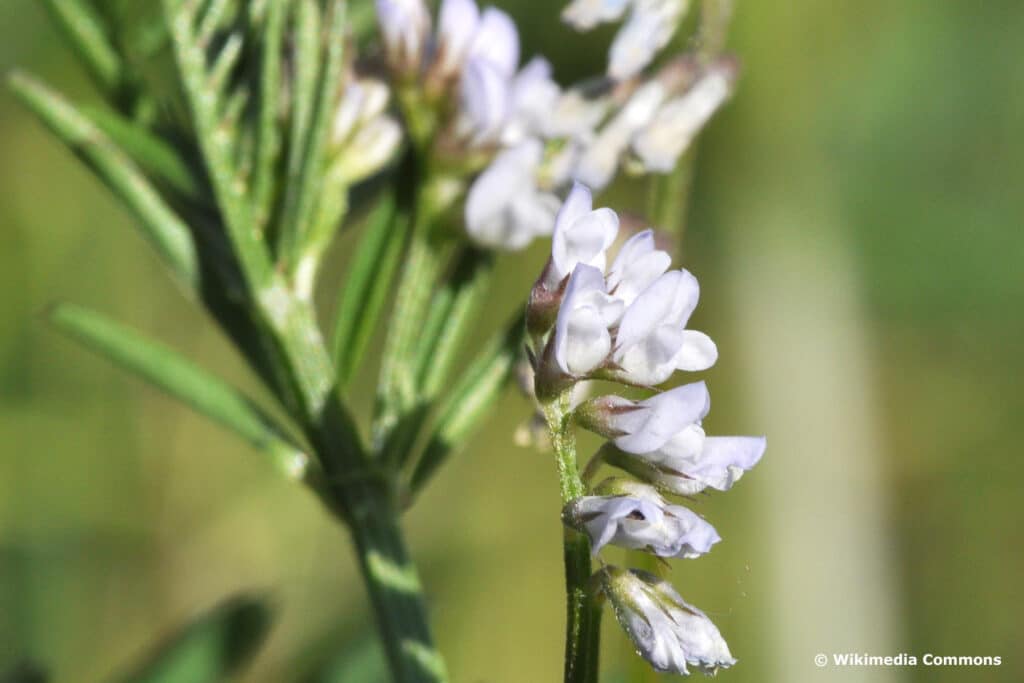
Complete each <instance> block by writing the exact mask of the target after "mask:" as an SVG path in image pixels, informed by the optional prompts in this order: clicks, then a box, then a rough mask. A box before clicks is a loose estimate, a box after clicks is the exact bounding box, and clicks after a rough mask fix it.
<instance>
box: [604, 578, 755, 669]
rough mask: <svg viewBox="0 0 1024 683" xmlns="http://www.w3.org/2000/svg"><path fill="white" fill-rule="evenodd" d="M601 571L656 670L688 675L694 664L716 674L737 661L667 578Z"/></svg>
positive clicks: (623, 620)
mask: <svg viewBox="0 0 1024 683" xmlns="http://www.w3.org/2000/svg"><path fill="white" fill-rule="evenodd" d="M599 576H600V580H601V586H602V589H603V591H604V594H605V595H606V596H607V597H608V600H609V602H611V604H612V608H613V610H614V612H615V618H616V619H617V620H618V622H619V624H620V625H621V626H622V628H623V629H624V630H625V631H626V634H627V635H628V636H629V638H630V640H632V641H633V644H634V645H635V646H636V649H637V653H638V654H639V655H640V656H641V657H643V658H644V659H646V660H647V661H648V662H649V663H650V664H651V666H653V667H654V668H655V669H656V670H658V671H661V672H667V673H674V674H683V675H685V674H688V673H689V670H688V668H687V665H689V666H690V667H693V668H695V669H697V670H698V671H700V672H702V673H705V674H713V673H715V672H716V671H717V670H718V669H724V668H728V667H730V666H732V665H734V664H735V663H736V660H735V659H734V658H733V656H732V653H730V652H729V646H728V645H727V644H726V642H725V640H724V639H723V638H722V634H721V633H720V632H719V630H718V628H716V627H715V625H714V624H713V623H712V622H711V620H710V619H708V617H707V615H706V614H704V613H703V612H701V611H700V610H699V609H697V608H696V607H694V606H692V605H690V604H688V603H687V602H686V601H684V600H683V599H682V597H680V595H679V593H677V592H676V590H675V589H674V588H673V587H672V586H671V585H670V584H669V583H668V582H667V581H665V580H664V579H661V578H658V577H657V576H654V575H653V574H648V573H647V572H642V571H639V570H635V569H631V570H624V569H619V568H618V567H605V568H604V569H602V570H601V572H600V573H599Z"/></svg>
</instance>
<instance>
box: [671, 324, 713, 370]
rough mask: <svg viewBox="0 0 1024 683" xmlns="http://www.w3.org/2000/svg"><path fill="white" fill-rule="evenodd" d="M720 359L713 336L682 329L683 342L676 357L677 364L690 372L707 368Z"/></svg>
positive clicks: (677, 366) (679, 367)
mask: <svg viewBox="0 0 1024 683" xmlns="http://www.w3.org/2000/svg"><path fill="white" fill-rule="evenodd" d="M717 360H718V347H717V346H715V342H713V341H711V337H709V336H708V335H706V334H704V333H703V332H697V331H696V330H683V331H682V344H681V345H680V347H679V353H677V354H676V357H675V366H676V368H678V369H680V370H686V371H688V372H699V371H701V370H707V369H708V368H710V367H711V366H712V365H714V364H715V361H717Z"/></svg>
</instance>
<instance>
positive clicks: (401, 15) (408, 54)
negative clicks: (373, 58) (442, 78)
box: [377, 0, 430, 73]
mask: <svg viewBox="0 0 1024 683" xmlns="http://www.w3.org/2000/svg"><path fill="white" fill-rule="evenodd" d="M377 23H378V25H379V26H380V31H381V35H382V36H383V38H384V50H385V53H386V54H387V57H388V62H390V63H391V65H392V67H393V68H395V69H396V70H397V71H399V72H402V73H411V72H414V71H416V70H417V69H419V66H420V63H421V60H422V59H423V50H424V48H425V46H426V41H427V36H428V35H429V34H430V12H429V11H428V10H427V6H426V3H424V2H423V0H377Z"/></svg>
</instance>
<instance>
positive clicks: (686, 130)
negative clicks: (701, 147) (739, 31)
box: [633, 60, 736, 173]
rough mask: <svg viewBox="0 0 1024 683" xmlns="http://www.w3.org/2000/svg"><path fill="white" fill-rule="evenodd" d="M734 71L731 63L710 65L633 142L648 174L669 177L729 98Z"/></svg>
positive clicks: (728, 61) (666, 105)
mask: <svg viewBox="0 0 1024 683" xmlns="http://www.w3.org/2000/svg"><path fill="white" fill-rule="evenodd" d="M735 77H736V67H735V64H734V62H732V61H731V60H724V61H721V62H719V63H717V64H715V65H713V66H712V67H711V68H710V69H709V70H708V71H707V72H705V73H704V74H702V75H701V76H700V77H699V78H698V79H697V82H696V83H694V84H693V86H692V87H691V88H690V89H689V90H687V91H686V92H685V93H683V94H682V95H680V96H679V97H676V98H673V99H671V100H669V101H668V102H666V103H665V104H664V105H663V106H662V107H661V108H660V109H659V110H658V113H657V114H655V116H654V118H653V119H652V120H651V122H650V124H649V125H647V126H645V127H644V128H643V130H641V131H639V133H638V134H637V135H636V137H635V138H634V139H633V151H634V152H636V154H637V156H638V157H639V158H640V161H641V162H642V163H643V166H644V168H645V169H646V170H647V171H651V172H656V173H671V172H672V170H673V169H674V168H675V167H676V163H678V161H679V157H680V156H682V154H683V152H685V151H686V150H687V148H688V147H689V146H690V143H692V142H693V139H694V138H695V137H697V134H698V133H699V132H700V131H701V130H702V129H703V128H704V126H705V125H706V124H707V122H708V121H709V120H710V119H711V116H712V115H713V114H714V113H715V112H716V111H718V109H719V108H720V107H721V106H722V104H724V103H725V101H726V100H727V99H729V96H730V95H731V94H732V87H733V81H734V80H735Z"/></svg>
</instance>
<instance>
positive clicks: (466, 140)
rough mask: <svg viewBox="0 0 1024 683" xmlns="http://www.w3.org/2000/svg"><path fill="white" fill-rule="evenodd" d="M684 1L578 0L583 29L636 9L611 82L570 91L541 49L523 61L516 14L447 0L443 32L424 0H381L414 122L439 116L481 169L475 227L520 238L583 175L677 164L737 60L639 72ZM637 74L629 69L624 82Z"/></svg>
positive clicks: (447, 148) (454, 145) (470, 166)
mask: <svg viewBox="0 0 1024 683" xmlns="http://www.w3.org/2000/svg"><path fill="white" fill-rule="evenodd" d="M686 6H687V3H686V2H685V0H632V1H628V0H618V1H617V2H609V1H608V0H576V1H575V2H573V3H572V4H571V5H570V6H569V7H568V8H567V9H566V11H565V13H564V16H565V18H566V20H567V21H569V22H570V23H571V24H572V25H573V26H575V27H577V28H581V29H582V28H589V27H591V26H593V25H596V24H597V23H599V22H601V21H610V20H614V19H617V18H619V17H621V16H623V15H624V14H625V12H626V10H627V9H629V11H630V14H629V19H628V20H627V22H626V25H625V27H624V29H623V31H622V33H621V34H620V36H619V38H618V39H617V40H616V41H615V44H613V46H612V48H611V62H612V67H611V68H610V71H609V75H610V77H611V79H612V80H610V81H609V80H605V81H603V82H598V83H594V82H590V83H589V84H588V85H587V86H580V87H572V88H566V89H563V88H562V87H560V86H559V85H558V84H557V83H556V82H555V80H554V79H553V75H552V67H551V65H550V64H549V63H548V61H547V60H545V59H544V58H543V57H535V58H533V59H532V60H530V61H528V62H527V63H526V64H525V65H523V66H522V67H520V66H519V60H520V45H519V36H518V32H517V29H516V26H515V23H514V22H513V20H512V19H511V17H509V15H508V14H506V13H505V12H502V11H501V10H499V9H496V8H494V7H487V8H485V9H482V10H481V9H480V8H479V7H478V6H477V4H476V3H475V2H474V0H442V2H441V6H440V10H439V13H438V19H437V29H436V32H434V31H433V29H432V24H433V22H432V19H431V16H430V12H429V11H428V9H427V7H426V5H425V3H424V1H423V0H377V14H378V20H379V23H380V30H381V35H382V37H383V43H384V48H385V54H386V57H387V59H388V63H389V65H390V67H391V70H392V73H393V74H394V76H395V80H396V87H398V88H399V90H400V92H405V93H406V94H407V95H408V96H406V97H401V96H400V98H399V99H400V100H402V101H403V102H405V103H406V104H407V106H406V112H405V113H406V119H407V120H408V123H409V125H410V128H412V129H414V137H416V130H419V129H421V128H423V125H422V124H421V123H419V122H418V121H417V119H420V118H423V115H422V111H421V110H423V109H429V110H431V111H433V112H435V114H436V115H437V120H436V121H433V125H434V128H435V129H436V130H437V131H440V133H439V141H440V142H439V144H438V147H439V154H440V155H441V156H445V157H446V158H447V159H448V160H449V161H451V160H452V159H453V158H454V159H456V160H457V162H456V163H455V165H456V166H457V165H460V164H461V165H462V167H463V168H464V169H465V170H466V172H467V173H469V174H470V175H472V174H474V173H476V172H477V171H481V172H480V173H479V175H477V177H476V179H475V180H474V181H473V183H472V185H471V186H470V187H469V190H468V193H467V195H466V202H465V210H464V218H465V224H466V231H467V233H468V235H469V237H470V238H471V239H472V240H473V241H475V242H476V243H478V244H479V245H481V246H484V247H488V248H495V249H509V250H517V249H522V248H523V247H525V246H526V245H528V244H529V243H530V242H531V241H532V240H533V239H535V238H537V237H540V236H547V235H550V234H551V233H552V230H553V228H554V222H555V216H556V213H557V211H558V207H559V203H560V200H559V194H560V193H562V192H564V191H565V190H566V189H568V188H569V187H570V186H571V184H572V183H573V181H576V180H579V181H581V182H584V183H586V184H588V185H590V186H591V187H594V188H598V189H599V188H603V187H605V186H606V185H607V184H608V183H610V182H611V181H612V180H613V178H614V177H615V175H616V173H617V172H618V171H619V169H620V168H624V169H626V170H629V171H631V172H640V173H669V172H670V171H671V170H672V169H673V168H674V167H675V165H676V163H677V161H678V160H679V158H680V156H681V155H682V154H683V153H684V152H685V151H686V149H687V148H688V147H689V145H690V143H691V142H692V140H693V139H694V137H695V136H696V135H697V133H698V132H699V131H700V129H701V128H703V126H704V125H705V124H706V123H707V121H708V120H709V119H710V117H711V116H712V114H713V113H714V112H715V111H716V110H717V109H718V108H719V107H720V106H721V105H722V103H723V102H725V100H726V99H727V98H728V96H729V94H730V93H731V91H732V83H733V80H734V78H735V71H736V69H735V65H734V64H733V63H732V62H731V61H729V60H722V61H713V62H711V63H710V64H701V65H698V63H697V61H696V60H694V59H692V58H690V57H681V58H678V59H675V60H671V61H670V62H669V63H668V64H666V65H665V66H663V67H662V68H661V69H660V70H658V71H657V73H655V74H654V75H652V76H651V77H650V78H643V74H642V73H641V72H642V71H643V69H644V68H645V67H646V66H647V65H648V63H649V62H650V61H651V60H652V59H653V58H654V55H655V53H656V52H658V51H659V50H661V49H662V48H663V47H665V45H666V44H667V43H668V41H669V39H670V38H671V36H672V35H673V34H674V33H675V31H676V28H677V27H678V24H679V22H680V21H681V19H682V17H683V15H684V13H685V11H686ZM622 79H627V80H622Z"/></svg>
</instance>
